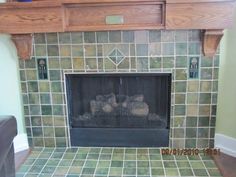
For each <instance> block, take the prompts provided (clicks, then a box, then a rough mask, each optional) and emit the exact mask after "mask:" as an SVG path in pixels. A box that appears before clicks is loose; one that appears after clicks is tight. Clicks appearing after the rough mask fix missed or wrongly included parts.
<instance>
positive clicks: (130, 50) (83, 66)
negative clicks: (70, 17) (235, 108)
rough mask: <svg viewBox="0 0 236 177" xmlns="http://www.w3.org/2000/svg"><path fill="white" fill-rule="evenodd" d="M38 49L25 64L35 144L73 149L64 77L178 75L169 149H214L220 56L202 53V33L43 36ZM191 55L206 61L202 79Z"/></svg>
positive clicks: (29, 131) (24, 94)
mask: <svg viewBox="0 0 236 177" xmlns="http://www.w3.org/2000/svg"><path fill="white" fill-rule="evenodd" d="M33 49H34V53H33V57H32V59H31V60H29V61H22V60H21V61H20V62H19V68H20V69H19V72H20V79H21V88H22V99H23V103H24V114H25V124H26V130H27V134H28V139H29V143H30V145H31V146H36V147H37V146H42V147H44V146H45V147H67V146H69V141H70V137H69V135H68V124H67V116H66V114H67V108H66V102H65V88H64V73H81V72H82V73H83V72H87V73H89V72H96V73H99V72H111V73H112V72H134V73H135V72H168V73H172V100H171V102H172V103H171V121H170V127H171V133H170V145H169V146H170V147H176V148H184V147H186V148H190V147H191V148H194V147H197V148H204V147H212V146H213V144H214V131H215V117H216V103H217V92H218V86H217V85H218V71H219V55H218V54H217V55H215V56H214V57H204V56H203V55H202V53H201V43H200V39H199V31H198V30H179V31H167V30H163V31H161V30H151V31H112V32H110V31H104V32H73V33H46V34H44V33H40V34H34V43H33ZM190 57H199V59H200V68H199V71H200V73H199V78H198V79H189V76H188V64H189V59H190ZM38 58H46V60H47V67H48V79H47V80H39V79H38V78H39V77H38V75H37V73H38V72H37V59H38ZM114 173H116V169H114ZM117 173H118V172H117ZM127 173H131V172H129V170H127ZM140 173H146V172H145V170H144V171H142V172H140ZM168 173H170V174H171V173H173V174H174V173H175V171H171V170H170V171H169V172H168ZM183 173H185V172H183ZM186 173H187V172H186ZM199 173H201V172H199ZM212 173H214V172H212Z"/></svg>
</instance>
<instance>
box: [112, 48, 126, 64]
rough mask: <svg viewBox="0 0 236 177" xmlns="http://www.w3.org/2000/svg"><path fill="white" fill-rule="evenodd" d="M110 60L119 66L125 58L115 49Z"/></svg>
mask: <svg viewBox="0 0 236 177" xmlns="http://www.w3.org/2000/svg"><path fill="white" fill-rule="evenodd" d="M108 58H109V59H110V60H111V61H113V62H114V63H115V64H119V63H120V62H121V61H122V60H123V59H124V58H125V56H124V55H123V54H122V53H121V51H120V50H119V49H117V48H115V49H113V50H112V52H111V53H110V55H109V56H108Z"/></svg>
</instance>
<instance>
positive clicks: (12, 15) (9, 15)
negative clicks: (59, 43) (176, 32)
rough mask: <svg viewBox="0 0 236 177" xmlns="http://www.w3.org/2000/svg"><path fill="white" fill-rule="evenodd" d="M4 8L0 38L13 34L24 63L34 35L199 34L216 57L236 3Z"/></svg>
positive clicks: (71, 2) (94, 0) (77, 2)
mask: <svg viewBox="0 0 236 177" xmlns="http://www.w3.org/2000/svg"><path fill="white" fill-rule="evenodd" d="M9 1H11V2H7V3H1V4H0V33H9V34H12V39H13V41H14V42H15V44H16V47H17V49H18V56H19V57H20V58H21V59H29V58H30V55H31V45H32V35H31V34H32V33H44V32H66V31H103V30H145V29H199V30H201V31H202V38H201V39H202V46H203V47H202V48H203V53H204V55H206V56H213V55H214V54H215V52H216V49H217V46H218V44H219V42H220V39H221V37H222V36H223V30H224V29H226V28H229V27H231V26H232V23H233V12H234V7H235V2H236V0H51V1H50V0H35V1H33V2H25V3H23V2H12V1H13V0H9Z"/></svg>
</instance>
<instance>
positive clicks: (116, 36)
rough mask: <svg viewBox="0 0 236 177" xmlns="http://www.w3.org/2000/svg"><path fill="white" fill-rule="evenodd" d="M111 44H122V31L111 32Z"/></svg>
mask: <svg viewBox="0 0 236 177" xmlns="http://www.w3.org/2000/svg"><path fill="white" fill-rule="evenodd" d="M109 42H110V43H119V42H121V31H109Z"/></svg>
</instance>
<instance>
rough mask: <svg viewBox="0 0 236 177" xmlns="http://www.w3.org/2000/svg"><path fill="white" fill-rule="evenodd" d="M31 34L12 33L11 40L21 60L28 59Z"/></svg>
mask: <svg viewBox="0 0 236 177" xmlns="http://www.w3.org/2000/svg"><path fill="white" fill-rule="evenodd" d="M32 39H33V37H32V34H14V35H12V41H13V42H14V43H15V45H16V48H17V52H18V57H19V58H20V59H22V60H29V59H30V58H31V54H32Z"/></svg>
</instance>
